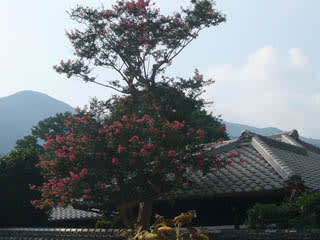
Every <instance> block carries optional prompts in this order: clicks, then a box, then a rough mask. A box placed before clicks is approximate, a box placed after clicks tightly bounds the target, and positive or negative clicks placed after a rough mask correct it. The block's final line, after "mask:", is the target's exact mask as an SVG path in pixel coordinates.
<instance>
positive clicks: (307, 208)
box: [247, 191, 320, 229]
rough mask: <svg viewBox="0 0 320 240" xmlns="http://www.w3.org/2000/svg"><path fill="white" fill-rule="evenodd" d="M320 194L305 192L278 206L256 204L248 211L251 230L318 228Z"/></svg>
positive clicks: (319, 221)
mask: <svg viewBox="0 0 320 240" xmlns="http://www.w3.org/2000/svg"><path fill="white" fill-rule="evenodd" d="M319 203H320V192H319V191H305V192H303V193H302V194H299V195H297V196H295V197H294V198H292V199H288V200H286V201H284V202H283V203H282V204H280V205H276V204H261V203H257V204H256V205H255V206H254V207H253V208H251V209H250V210H249V211H248V219H247V225H248V227H249V228H253V229H266V228H276V229H288V228H289V229H315V228H319V227H320V204H319Z"/></svg>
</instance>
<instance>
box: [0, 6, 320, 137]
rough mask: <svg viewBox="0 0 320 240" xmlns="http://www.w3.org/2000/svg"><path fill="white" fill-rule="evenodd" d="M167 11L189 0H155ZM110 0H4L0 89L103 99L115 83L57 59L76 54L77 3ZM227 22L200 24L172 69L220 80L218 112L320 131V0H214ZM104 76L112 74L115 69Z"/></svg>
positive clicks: (77, 100) (211, 92) (215, 96)
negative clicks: (72, 15) (61, 67)
mask: <svg viewBox="0 0 320 240" xmlns="http://www.w3.org/2000/svg"><path fill="white" fill-rule="evenodd" d="M155 2H156V3H157V5H158V6H159V7H160V9H161V10H162V11H163V12H165V13H169V12H173V11H178V10H179V6H184V7H186V6H188V5H189V1H187V0H156V1H155ZM111 3H114V1H113V0H105V1H98V0H96V1H95V0H90V1H89V0H87V1H84V0H82V1H80V0H63V1H61V0H59V1H49V0H46V1H44V0H32V1H21V0H1V3H0V7H1V14H0V29H1V37H0V53H1V58H0V76H1V87H0V97H4V96H8V95H10V94H13V93H15V92H18V91H21V90H34V91H40V92H43V93H46V94H48V95H50V96H52V97H54V98H57V99H59V100H62V101H64V102H66V103H69V104H70V105H71V106H74V107H75V106H83V105H84V104H88V103H89V100H90V98H91V97H94V96H96V97H97V98H99V99H106V98H108V97H110V96H111V94H112V93H113V92H112V91H110V90H108V89H105V88H103V87H99V86H95V85H92V84H86V83H83V82H81V81H79V80H76V79H71V80H70V79H66V78H65V77H64V76H62V75H59V74H57V73H56V72H54V70H53V69H52V66H53V65H55V64H57V63H59V62H60V60H61V59H68V58H71V57H72V52H73V51H72V48H71V45H70V44H69V42H68V40H67V37H66V36H65V30H71V29H73V28H74V27H75V24H74V23H73V22H72V21H71V20H70V19H69V16H68V15H67V13H66V10H69V9H70V8H71V7H73V6H75V5H76V4H82V5H91V6H101V4H105V6H106V7H107V6H110V4H111ZM217 9H219V10H221V11H222V12H224V13H226V14H227V22H226V23H224V24H221V25H220V26H218V27H216V28H212V29H208V30H205V31H203V32H202V33H201V34H200V37H199V38H198V39H197V40H195V41H194V42H193V43H192V44H191V45H190V46H189V47H188V48H187V49H185V51H184V52H183V53H182V54H181V55H180V56H179V57H178V58H176V60H175V61H174V62H173V64H172V67H171V68H170V69H169V71H168V72H167V73H168V75H171V76H184V77H188V76H191V74H192V73H193V69H194V68H199V70H200V71H201V72H202V73H204V74H205V76H206V77H212V78H214V79H215V80H216V83H215V84H214V86H213V87H210V88H209V89H208V91H207V93H206V95H205V96H206V98H207V99H210V100H214V102H215V103H214V105H213V106H212V107H210V111H213V113H214V114H215V115H218V114H221V115H222V118H223V119H225V120H227V121H231V122H237V123H243V124H250V125H254V126H257V127H267V126H273V127H278V128H280V129H283V130H290V129H293V128H295V129H297V130H298V131H299V133H300V134H301V135H304V136H307V137H314V138H320V127H319V122H320V61H319V58H320V46H319V43H320V32H319V29H320V16H319V10H320V1H319V0H304V1H302V0H280V1H279V0H241V1H239V0H217ZM99 77H100V79H102V80H103V79H113V78H115V77H116V75H115V74H114V73H113V72H106V73H101V76H99Z"/></svg>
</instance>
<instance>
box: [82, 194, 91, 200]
mask: <svg viewBox="0 0 320 240" xmlns="http://www.w3.org/2000/svg"><path fill="white" fill-rule="evenodd" d="M82 198H83V199H89V198H90V197H89V195H87V194H84V195H82Z"/></svg>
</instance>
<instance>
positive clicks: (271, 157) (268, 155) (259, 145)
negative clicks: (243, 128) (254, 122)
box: [251, 135, 302, 184]
mask: <svg viewBox="0 0 320 240" xmlns="http://www.w3.org/2000/svg"><path fill="white" fill-rule="evenodd" d="M261 137H262V136H260V135H255V136H253V137H252V141H251V144H252V146H253V147H254V148H255V149H256V150H257V151H258V152H259V153H260V154H261V155H262V156H263V158H264V159H265V160H266V161H267V162H268V163H269V164H270V165H271V167H272V168H273V169H274V170H275V171H276V172H277V173H278V174H279V175H280V176H281V177H282V178H283V179H284V180H285V182H286V183H287V184H292V183H301V182H302V180H301V177H300V176H299V175H297V174H296V173H295V172H294V171H292V169H291V168H290V167H289V166H288V165H287V164H286V163H284V162H283V161H282V160H281V159H280V158H278V157H277V156H276V155H275V154H274V153H273V151H272V150H271V149H270V148H269V146H268V144H267V143H265V142H264V140H263V139H261ZM265 138H267V137H265ZM273 141H276V140H273ZM277 142H278V141H277Z"/></svg>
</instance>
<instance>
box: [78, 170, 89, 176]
mask: <svg viewBox="0 0 320 240" xmlns="http://www.w3.org/2000/svg"><path fill="white" fill-rule="evenodd" d="M87 174H88V169H87V168H83V169H82V170H81V172H80V177H83V176H84V175H87Z"/></svg>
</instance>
